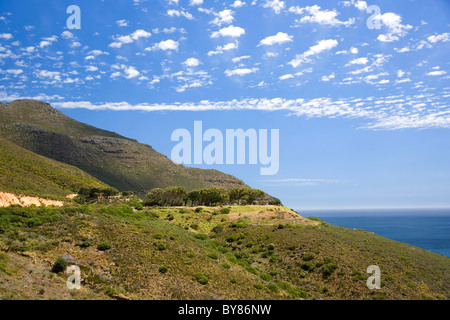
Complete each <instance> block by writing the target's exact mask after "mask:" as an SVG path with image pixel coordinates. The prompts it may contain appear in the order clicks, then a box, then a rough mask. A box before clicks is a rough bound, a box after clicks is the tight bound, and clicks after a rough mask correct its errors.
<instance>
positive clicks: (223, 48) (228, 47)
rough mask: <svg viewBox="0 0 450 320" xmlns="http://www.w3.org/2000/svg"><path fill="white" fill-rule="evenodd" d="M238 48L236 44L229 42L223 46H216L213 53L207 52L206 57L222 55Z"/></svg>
mask: <svg viewBox="0 0 450 320" xmlns="http://www.w3.org/2000/svg"><path fill="white" fill-rule="evenodd" d="M237 48H238V42H237V41H236V42H230V43H227V44H226V45H224V46H217V48H216V50H215V51H209V52H208V56H213V55H216V54H220V53H223V52H224V51H230V50H234V49H237Z"/></svg>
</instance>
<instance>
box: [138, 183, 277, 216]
mask: <svg viewBox="0 0 450 320" xmlns="http://www.w3.org/2000/svg"><path fill="white" fill-rule="evenodd" d="M147 198H148V200H147V201H145V203H144V204H145V205H146V206H164V207H171V206H192V207H196V206H216V205H222V206H223V205H241V204H243V205H246V204H252V205H253V204H256V205H258V204H267V205H269V204H270V205H281V202H280V200H278V199H275V198H272V197H268V196H267V194H266V193H265V192H264V191H262V190H258V189H249V188H233V189H230V190H225V189H223V188H215V187H213V188H201V189H195V190H192V191H190V192H188V191H187V190H186V188H184V187H167V188H165V189H161V188H155V189H153V190H152V191H150V192H149V193H148V194H147ZM201 210H202V209H201V208H197V209H196V212H197V213H199V212H201ZM229 212H230V209H229V208H222V209H221V211H220V213H221V214H227V213H229Z"/></svg>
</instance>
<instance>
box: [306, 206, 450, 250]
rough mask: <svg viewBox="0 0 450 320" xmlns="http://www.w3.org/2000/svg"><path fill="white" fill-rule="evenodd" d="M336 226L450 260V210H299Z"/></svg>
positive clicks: (307, 215)
mask: <svg viewBox="0 0 450 320" xmlns="http://www.w3.org/2000/svg"><path fill="white" fill-rule="evenodd" d="M298 212H300V214H301V215H302V216H304V217H311V216H312V217H316V218H319V219H321V220H324V221H325V222H328V223H330V224H332V225H336V226H340V227H346V228H353V229H363V230H366V231H371V232H374V233H376V234H378V235H380V236H382V237H385V238H389V239H392V240H396V241H400V242H404V243H408V244H410V245H413V246H416V247H420V248H423V249H425V250H428V251H432V252H435V253H438V254H442V255H444V256H447V257H450V209H382V210H381V209H380V210H298Z"/></svg>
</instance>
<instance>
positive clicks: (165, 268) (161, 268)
mask: <svg viewBox="0 0 450 320" xmlns="http://www.w3.org/2000/svg"><path fill="white" fill-rule="evenodd" d="M167 271H169V268H168V267H167V266H162V267H160V268H159V272H160V273H163V274H164V273H167Z"/></svg>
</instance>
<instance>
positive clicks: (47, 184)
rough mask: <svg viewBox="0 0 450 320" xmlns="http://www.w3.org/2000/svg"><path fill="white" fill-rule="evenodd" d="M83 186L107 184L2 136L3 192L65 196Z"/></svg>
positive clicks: (0, 179) (0, 176) (0, 178)
mask: <svg viewBox="0 0 450 320" xmlns="http://www.w3.org/2000/svg"><path fill="white" fill-rule="evenodd" d="M82 187H85V188H105V187H107V186H106V185H105V184H104V183H102V182H100V181H99V180H97V179H96V178H94V177H92V176H90V175H89V174H87V173H85V172H83V171H82V170H80V169H78V168H76V167H73V166H70V165H67V164H65V163H61V162H58V161H55V160H52V159H48V158H46V157H43V156H40V155H38V154H35V153H33V152H31V151H28V150H26V149H24V148H22V147H19V146H17V145H15V144H14V143H12V142H10V141H7V140H5V139H3V138H1V137H0V191H7V192H12V193H19V194H25V195H32V196H33V195H34V196H41V197H50V198H64V197H65V196H66V195H68V194H70V193H76V192H78V190H79V189H80V188H82Z"/></svg>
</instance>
